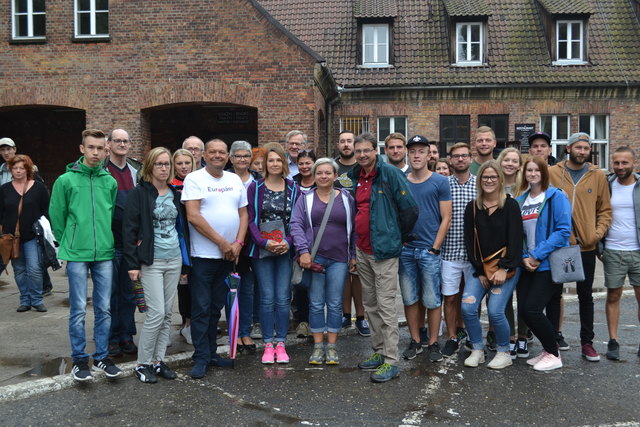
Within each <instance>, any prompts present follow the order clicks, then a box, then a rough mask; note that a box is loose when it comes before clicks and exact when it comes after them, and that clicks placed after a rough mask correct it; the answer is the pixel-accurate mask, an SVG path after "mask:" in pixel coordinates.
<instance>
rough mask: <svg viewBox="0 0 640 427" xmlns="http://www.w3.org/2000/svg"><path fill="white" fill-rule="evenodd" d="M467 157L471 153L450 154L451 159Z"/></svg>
mask: <svg viewBox="0 0 640 427" xmlns="http://www.w3.org/2000/svg"><path fill="white" fill-rule="evenodd" d="M467 157H471V154H452V155H451V158H452V159H466V158H467Z"/></svg>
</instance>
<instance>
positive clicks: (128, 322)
mask: <svg viewBox="0 0 640 427" xmlns="http://www.w3.org/2000/svg"><path fill="white" fill-rule="evenodd" d="M135 312H136V297H135V295H134V294H133V285H132V284H131V279H129V272H128V270H127V266H126V265H125V264H124V263H123V262H122V249H116V254H115V257H114V258H113V288H112V289H111V331H110V332H109V342H111V343H114V344H118V343H123V342H125V341H133V336H134V335H135V334H136V320H135Z"/></svg>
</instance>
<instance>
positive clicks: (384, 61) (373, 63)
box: [362, 24, 389, 67]
mask: <svg viewBox="0 0 640 427" xmlns="http://www.w3.org/2000/svg"><path fill="white" fill-rule="evenodd" d="M388 65H389V24H363V25H362V66H364V67H387V66H388Z"/></svg>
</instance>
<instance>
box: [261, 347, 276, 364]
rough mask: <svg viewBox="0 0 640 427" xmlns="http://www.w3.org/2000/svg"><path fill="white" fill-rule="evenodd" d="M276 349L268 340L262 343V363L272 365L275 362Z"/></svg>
mask: <svg viewBox="0 0 640 427" xmlns="http://www.w3.org/2000/svg"><path fill="white" fill-rule="evenodd" d="M275 355H276V351H275V350H274V348H273V344H271V343H270V342H268V343H266V344H265V345H264V353H263V354H262V363H263V364H265V365H272V364H273V362H275V360H274V358H275Z"/></svg>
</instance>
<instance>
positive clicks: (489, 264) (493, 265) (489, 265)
mask: <svg viewBox="0 0 640 427" xmlns="http://www.w3.org/2000/svg"><path fill="white" fill-rule="evenodd" d="M476 248H477V249H478V252H479V253H480V259H481V260H482V269H483V271H484V275H485V276H486V277H487V279H489V278H491V277H493V275H494V274H495V273H496V271H498V270H499V269H500V268H501V267H499V266H498V263H499V262H500V260H501V259H502V258H504V256H505V255H506V254H507V247H506V246H503V247H502V248H500V249H498V250H497V251H495V252H494V253H492V254H491V255H489V256H488V257H486V258H485V257H484V256H482V249H481V248H480V239H478V229H477V228H476V203H475V200H474V201H473V256H474V257H475V258H476V259H478V255H477V254H476ZM515 275H516V270H515V269H511V270H509V271H507V277H506V278H505V280H508V279H511V278H512V277H513V276H515Z"/></svg>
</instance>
